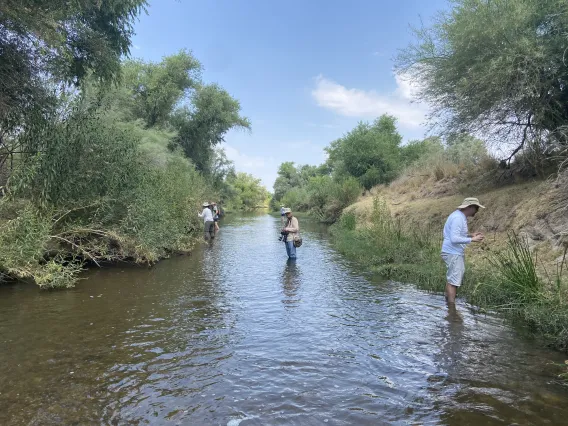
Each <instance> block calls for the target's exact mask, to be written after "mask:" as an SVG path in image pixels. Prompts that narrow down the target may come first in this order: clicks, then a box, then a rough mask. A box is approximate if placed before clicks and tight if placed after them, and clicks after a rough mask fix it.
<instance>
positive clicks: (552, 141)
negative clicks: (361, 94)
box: [397, 0, 568, 162]
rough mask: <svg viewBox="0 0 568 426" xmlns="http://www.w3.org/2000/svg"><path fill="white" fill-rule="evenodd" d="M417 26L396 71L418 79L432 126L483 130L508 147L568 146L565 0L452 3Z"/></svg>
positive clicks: (510, 150)
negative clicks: (429, 107) (429, 22)
mask: <svg viewBox="0 0 568 426" xmlns="http://www.w3.org/2000/svg"><path fill="white" fill-rule="evenodd" d="M451 5H452V8H451V9H450V10H449V11H447V12H444V13H440V14H439V15H438V16H437V18H436V19H435V20H434V23H433V25H432V26H430V27H422V28H418V29H416V30H415V38H416V41H415V43H413V44H411V45H410V46H409V47H407V48H406V49H405V50H404V51H402V52H401V54H400V55H399V57H398V59H397V68H398V71H400V72H404V73H407V74H408V75H410V76H412V77H413V78H414V79H415V80H417V81H418V82H419V83H420V84H419V85H418V86H419V87H420V89H419V93H418V97H419V98H421V99H423V100H426V101H428V102H429V103H430V104H431V105H432V108H433V113H432V116H431V119H432V123H433V125H434V126H437V127H438V128H439V130H442V131H445V132H447V133H449V134H451V133H455V132H469V133H472V134H483V133H484V134H486V135H487V136H488V137H491V136H492V137H494V138H495V140H497V141H499V143H501V144H503V143H511V144H512V146H508V152H507V154H506V157H507V158H505V161H508V162H510V161H511V158H513V157H514V155H515V154H516V153H518V152H519V151H520V150H522V149H523V148H525V147H526V146H527V145H528V144H529V143H534V144H536V145H538V146H539V148H541V149H545V150H548V151H549V152H551V151H556V152H560V151H565V149H566V146H567V126H568V2H566V0H491V1H487V0H452V1H451Z"/></svg>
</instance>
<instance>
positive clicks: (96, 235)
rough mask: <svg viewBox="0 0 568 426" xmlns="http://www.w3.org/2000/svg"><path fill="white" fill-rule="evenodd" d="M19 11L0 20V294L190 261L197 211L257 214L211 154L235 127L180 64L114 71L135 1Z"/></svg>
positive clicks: (229, 169)
mask: <svg viewBox="0 0 568 426" xmlns="http://www.w3.org/2000/svg"><path fill="white" fill-rule="evenodd" d="M16 3H17V4H16ZM24 3H26V4H24V5H22V4H21V2H10V1H8V2H4V3H3V4H2V6H0V16H1V17H0V50H1V51H2V52H3V61H2V65H1V66H0V80H2V82H3V85H2V88H1V90H0V189H1V195H2V196H1V198H0V281H1V280H3V279H13V278H16V279H30V280H32V281H34V282H35V283H37V284H38V285H39V286H41V287H42V288H52V287H70V286H72V285H74V283H75V281H76V280H77V276H78V273H79V272H80V271H81V269H82V267H83V265H84V264H85V263H87V262H88V263H93V264H100V263H101V262H109V261H110V262H113V261H119V260H132V261H135V262H140V263H152V262H156V261H157V260H159V259H160V258H163V257H165V256H168V255H169V254H170V253H172V252H187V251H188V250H190V249H191V248H192V246H193V244H194V243H195V242H196V241H197V240H198V238H199V237H200V235H201V234H202V233H201V232H200V231H201V227H202V223H201V220H200V219H199V218H198V217H197V212H198V211H199V210H200V205H201V202H202V201H203V200H204V199H213V198H214V199H217V200H220V199H222V200H224V201H225V203H226V204H227V205H228V206H231V208H237V209H241V208H242V209H248V208H254V207H257V206H258V205H259V203H260V204H262V203H263V202H264V201H265V199H266V197H267V192H266V190H265V189H264V188H263V187H262V186H261V185H260V184H259V181H258V180H255V179H254V178H253V177H251V176H250V175H246V174H241V173H235V170H234V166H233V164H232V163H231V162H230V161H229V160H228V159H227V157H226V155H225V153H224V151H223V150H222V149H221V148H220V147H219V144H220V143H221V142H223V141H224V135H225V134H226V133H227V132H228V131H229V130H231V129H233V128H246V129H248V128H250V123H249V121H248V120H247V119H246V118H245V117H242V116H241V115H240V105H239V102H238V101H237V100H235V99H233V98H232V97H231V96H230V95H229V94H228V93H227V92H226V91H225V90H223V89H222V88H221V87H219V86H218V85H216V84H211V85H204V84H203V83H202V82H201V79H200V76H201V65H200V63H199V61H198V60H197V59H195V58H194V57H193V56H192V55H191V53H190V52H188V51H185V50H184V51H181V52H179V53H178V54H176V55H172V56H168V57H165V58H163V60H162V61H161V62H159V63H151V62H144V61H140V60H130V59H127V60H124V61H120V58H121V56H122V55H125V54H128V48H129V46H130V36H131V35H132V28H131V24H132V20H133V19H134V18H135V17H136V15H137V14H138V13H140V12H142V11H143V10H144V6H145V2H144V1H135V0H133V1H122V2H99V3H100V4H99V3H97V4H96V5H95V4H94V3H93V4H91V3H89V2H71V3H69V2H49V7H48V5H47V3H48V2H41V1H40V2H24ZM119 3H120V4H119ZM56 27H57V28H59V29H62V28H64V29H65V30H64V31H60V30H59V29H58V30H55V28H56ZM4 53H5V54H6V55H4ZM4 82H6V84H4Z"/></svg>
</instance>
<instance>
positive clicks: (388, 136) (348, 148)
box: [326, 115, 402, 189]
mask: <svg viewBox="0 0 568 426" xmlns="http://www.w3.org/2000/svg"><path fill="white" fill-rule="evenodd" d="M395 123H396V119H395V118H394V117H392V116H389V115H383V116H381V117H380V118H378V119H377V120H375V121H374V122H373V123H372V124H370V123H359V124H358V125H357V127H355V128H354V129H353V130H351V131H350V132H348V133H347V134H346V135H345V136H343V137H342V138H339V139H337V140H335V141H333V142H332V143H331V144H330V145H329V147H327V148H326V152H327V153H328V155H329V160H328V162H329V163H330V164H331V166H332V169H333V170H334V172H335V173H336V174H346V175H349V176H353V177H355V178H356V179H357V180H359V183H360V184H361V185H362V186H363V187H365V188H366V189H370V188H372V187H373V186H375V185H377V184H379V183H388V182H390V181H391V180H392V179H394V178H395V177H396V173H397V171H398V168H399V165H400V151H399V145H400V143H401V141H402V137H401V136H400V134H399V133H398V131H397V129H396V125H395Z"/></svg>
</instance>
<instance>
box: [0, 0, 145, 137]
mask: <svg viewBox="0 0 568 426" xmlns="http://www.w3.org/2000/svg"><path fill="white" fill-rule="evenodd" d="M145 6H146V1H145V0H126V1H120V0H105V1H97V2H94V1H88V0H81V1H72V2H69V1H63V0H33V1H32V0H3V1H2V2H0V53H1V55H2V61H1V63H0V81H2V85H1V86H0V129H1V130H3V131H5V130H6V128H7V127H11V128H14V127H15V126H17V125H18V124H21V122H19V121H18V120H21V114H23V113H24V112H25V111H27V110H29V109H33V108H40V109H41V107H43V105H44V102H45V100H46V97H49V96H50V95H51V94H50V92H51V91H52V90H50V89H49V88H47V87H45V86H44V84H43V83H44V81H45V80H46V79H50V80H51V81H52V82H62V83H73V84H79V83H81V81H82V80H84V78H85V77H87V75H88V74H89V73H93V74H94V75H95V76H96V78H97V79H100V80H111V79H114V78H116V77H117V76H118V74H119V73H120V58H121V56H123V55H128V53H129V48H130V43H131V41H130V38H131V36H132V34H133V28H132V23H133V20H134V19H135V18H136V16H138V15H139V14H140V13H141V12H143V11H144V9H145Z"/></svg>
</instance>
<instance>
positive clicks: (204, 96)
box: [171, 84, 250, 173]
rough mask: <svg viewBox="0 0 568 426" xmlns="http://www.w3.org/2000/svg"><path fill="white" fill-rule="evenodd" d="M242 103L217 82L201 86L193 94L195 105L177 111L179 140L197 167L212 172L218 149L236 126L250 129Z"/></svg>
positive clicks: (174, 117) (173, 119) (179, 143)
mask: <svg viewBox="0 0 568 426" xmlns="http://www.w3.org/2000/svg"><path fill="white" fill-rule="evenodd" d="M240 108H241V107H240V104H239V102H238V101H237V100H236V99H233V98H232V97H231V96H230V95H229V93H227V92H226V91H225V90H223V89H222V88H220V87H219V86H218V85H216V84H211V85H206V86H201V87H199V88H198V89H197V90H196V91H195V92H194V93H193V95H192V96H191V107H183V108H180V109H178V110H176V111H175V113H174V114H173V116H172V118H171V123H172V125H173V126H174V127H175V128H176V129H177V130H178V137H177V138H176V141H175V143H176V144H177V145H179V146H180V147H181V148H182V149H183V151H184V152H185V154H186V155H187V156H188V157H189V158H191V159H192V160H193V161H194V163H195V165H196V167H197V168H198V169H199V170H202V171H204V172H205V173H210V172H211V171H212V170H211V169H210V166H211V163H212V161H214V148H215V147H216V146H218V145H219V144H220V143H221V142H224V140H225V139H224V137H225V134H226V133H227V132H228V131H229V130H231V129H233V128H243V129H250V122H249V120H248V119H247V118H245V117H241V116H240V115H239V112H240Z"/></svg>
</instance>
